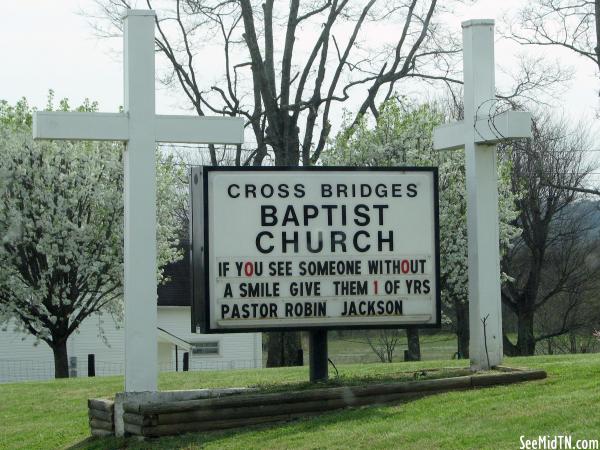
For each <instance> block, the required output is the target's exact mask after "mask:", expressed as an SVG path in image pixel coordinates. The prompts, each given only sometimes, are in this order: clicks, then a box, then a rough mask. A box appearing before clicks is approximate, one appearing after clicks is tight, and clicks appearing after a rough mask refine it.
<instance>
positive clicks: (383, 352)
mask: <svg viewBox="0 0 600 450" xmlns="http://www.w3.org/2000/svg"><path fill="white" fill-rule="evenodd" d="M401 340H402V334H401V333H400V330H380V331H377V332H375V333H374V336H373V335H372V334H371V333H368V334H367V343H368V344H369V347H371V350H373V353H375V354H376V355H377V357H378V358H379V360H380V361H381V362H390V363H391V362H392V361H393V359H394V352H395V351H396V347H397V346H398V344H399V343H400V341H401Z"/></svg>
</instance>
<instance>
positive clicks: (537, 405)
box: [0, 354, 600, 449]
mask: <svg viewBox="0 0 600 450" xmlns="http://www.w3.org/2000/svg"><path fill="white" fill-rule="evenodd" d="M506 363H507V364H509V365H513V366H527V367H531V368H540V369H544V370H546V371H547V372H548V379H547V380H543V381H539V382H530V383H526V384H521V385H512V386H503V387H496V388H490V389H482V390H477V391H467V392H452V393H447V394H441V395H436V396H431V397H428V398H424V399H421V400H417V401H413V402H410V403H406V404H401V405H394V406H385V407H367V408H361V409H355V410H347V411H343V412H337V413H329V414H325V415H323V416H320V417H316V418H311V419H305V420H301V421H296V422H291V423H287V424H283V425H273V426H266V427H258V428H250V429H244V430H235V431H228V432H221V433H204V434H189V435H185V436H182V437H177V438H164V439H160V440H156V441H151V442H137V441H133V440H125V441H124V440H117V439H109V440H96V439H91V438H89V439H88V436H89V431H88V428H87V414H86V399H87V398H88V397H92V396H93V397H99V396H110V395H113V394H114V393H115V392H116V391H117V390H119V389H121V386H122V383H123V379H122V378H121V377H106V378H96V379H86V378H81V379H71V380H58V381H49V382H28V383H20V384H5V385H0V398H1V399H2V402H1V404H0V448H3V449H4V448H7V449H13V448H15V449H16V448H23V449H25V448H26V449H34V448H40V449H41V448H64V447H69V446H73V445H74V446H75V447H74V448H81V449H84V448H85V449H103V448H124V447H125V446H126V447H127V448H186V449H192V448H200V447H202V448H214V449H217V448H218V449H224V448H232V449H233V448H317V447H318V448H394V447H396V448H398V447H402V448H415V449H422V448H439V447H444V448H513V449H514V448H518V447H519V445H520V441H519V437H520V436H521V435H524V436H526V437H527V438H536V437H537V436H538V435H555V434H563V435H564V434H570V435H572V436H573V439H583V438H588V439H589V438H593V439H598V438H599V437H600V436H599V435H598V430H600V414H599V412H598V405H599V404H600V389H599V387H600V386H599V382H600V354H594V355H568V356H550V357H548V356H547V357H531V358H509V359H507V360H506ZM461 365H464V362H460V361H427V362H421V363H394V364H364V365H344V366H341V367H339V370H340V373H341V375H342V376H345V377H349V376H359V377H360V376H383V375H385V374H389V373H394V372H400V371H406V370H416V369H417V368H424V367H450V366H454V367H459V366H461ZM307 377H308V373H307V368H306V367H302V368H284V369H263V370H244V371H241V370H240V371H230V372H187V373H169V374H162V375H161V379H160V387H161V389H189V388H198V387H217V386H255V385H281V384H286V383H297V382H302V381H305V380H306V379H307Z"/></svg>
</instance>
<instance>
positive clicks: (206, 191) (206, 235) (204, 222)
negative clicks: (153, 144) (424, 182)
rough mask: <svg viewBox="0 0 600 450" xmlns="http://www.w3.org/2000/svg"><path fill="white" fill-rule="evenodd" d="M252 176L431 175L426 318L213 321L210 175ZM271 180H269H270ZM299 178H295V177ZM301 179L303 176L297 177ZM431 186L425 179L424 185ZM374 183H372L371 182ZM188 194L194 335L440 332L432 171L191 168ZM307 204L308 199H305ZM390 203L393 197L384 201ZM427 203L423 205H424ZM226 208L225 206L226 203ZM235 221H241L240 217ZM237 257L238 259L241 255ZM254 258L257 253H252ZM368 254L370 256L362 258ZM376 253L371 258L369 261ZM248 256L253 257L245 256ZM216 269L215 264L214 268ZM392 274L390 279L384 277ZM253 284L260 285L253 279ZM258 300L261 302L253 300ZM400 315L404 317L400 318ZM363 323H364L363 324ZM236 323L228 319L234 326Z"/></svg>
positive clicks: (374, 177) (435, 193) (435, 188)
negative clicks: (429, 282)
mask: <svg viewBox="0 0 600 450" xmlns="http://www.w3.org/2000/svg"><path fill="white" fill-rule="evenodd" d="M249 172H250V173H253V174H254V173H255V175H256V177H257V178H256V182H257V184H265V183H269V179H270V175H274V174H277V175H279V176H281V175H282V172H285V176H286V177H287V176H288V174H289V177H290V179H291V177H293V176H294V175H295V176H296V177H298V176H300V177H302V175H305V177H304V178H307V177H306V173H307V172H319V173H321V174H326V173H327V172H331V173H332V174H338V175H339V174H343V176H344V179H346V180H348V182H351V180H352V178H351V177H352V175H353V174H355V175H356V174H362V175H363V177H364V176H365V175H368V177H370V178H371V179H372V180H377V179H378V174H379V175H380V177H381V176H386V175H385V173H387V174H388V175H398V176H399V177H402V176H403V175H414V174H429V175H430V183H431V185H430V187H428V192H430V195H431V197H430V198H429V199H427V201H430V202H431V203H430V204H431V207H432V208H433V211H431V215H430V217H431V218H432V219H433V222H434V223H433V226H432V227H429V230H431V232H432V234H433V236H431V239H432V243H433V247H434V248H433V254H432V255H431V257H430V261H429V262H428V264H430V265H431V268H430V271H431V272H430V274H431V278H432V279H433V280H434V283H433V284H434V286H433V288H432V291H431V297H433V298H434V301H433V304H432V307H433V308H432V309H434V311H431V313H430V314H420V315H407V316H397V317H398V319H397V320H394V319H395V316H385V315H383V316H378V317H377V318H376V317H373V316H365V317H364V318H361V317H358V318H357V317H352V318H348V319H351V320H347V322H345V323H335V324H332V323H324V322H323V318H320V317H313V318H310V319H307V318H287V321H285V320H282V322H278V324H277V325H273V324H268V323H266V322H265V319H256V320H253V321H252V322H250V320H246V321H245V322H244V323H246V324H247V323H248V322H250V324H248V325H233V326H232V325H229V324H228V325H227V326H223V325H222V324H218V323H216V321H213V322H211V314H212V311H213V310H214V308H215V307H216V304H214V301H215V299H214V298H212V296H211V295H210V293H211V292H212V291H213V287H212V286H213V283H214V282H216V281H215V279H214V278H215V277H213V276H212V273H211V263H212V262H213V261H212V258H213V256H214V255H212V254H211V253H214V249H213V248H212V245H213V244H212V243H211V242H212V230H211V227H210V223H211V220H210V219H211V218H210V217H209V211H211V208H214V207H215V206H216V207H218V206H219V205H218V204H217V203H216V202H215V200H214V199H213V198H212V197H213V192H212V191H211V180H210V179H211V176H212V175H214V174H222V173H228V174H231V175H232V176H234V177H236V179H238V178H242V177H243V176H244V175H246V176H247V175H248V173H249ZM271 178H272V177H271ZM296 179H298V178H296ZM300 179H302V178H300ZM428 182H429V181H428ZM374 184H375V183H374ZM190 195H191V215H190V238H191V243H192V245H191V255H190V260H191V279H192V283H191V284H192V332H201V333H236V332H255V331H283V330H286V331H287V330H314V329H381V328H407V327H413V326H417V327H419V328H440V327H441V295H440V252H439V204H438V172H437V168H436V167H377V168H362V167H335V168H329V167H212V166H204V167H193V168H192V169H191V172H190ZM304 201H305V202H306V200H304ZM387 201H388V202H389V201H393V200H392V199H388V200H387ZM428 205H429V204H427V206H428ZM225 208H228V206H227V205H226V206H225ZM239 220H243V218H240V219H239ZM240 256H241V255H240ZM255 256H256V257H257V258H259V257H260V255H259V254H258V253H257V255H255ZM365 256H368V255H365ZM375 256H376V255H372V256H371V258H373V257H375ZM246 257H253V256H248V255H246ZM212 265H214V264H212ZM387 276H390V275H387ZM255 281H263V280H260V279H255ZM256 300H257V301H259V302H260V301H261V299H260V298H258V299H256ZM299 300H304V301H313V300H314V299H313V298H310V297H306V298H305V297H301V298H300V299H299ZM400 317H404V318H403V319H400ZM361 319H363V320H361ZM233 323H234V322H233V321H232V324H233Z"/></svg>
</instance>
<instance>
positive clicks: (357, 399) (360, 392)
mask: <svg viewBox="0 0 600 450" xmlns="http://www.w3.org/2000/svg"><path fill="white" fill-rule="evenodd" d="M544 378H546V372H545V371H543V370H527V369H512V368H508V367H498V371H497V372H495V373H483V374H477V373H474V374H471V375H466V376H464V375H463V376H456V377H450V378H439V379H432V380H420V381H404V382H390V383H381V384H371V385H363V386H343V387H331V388H318V389H307V390H304V391H293V392H276V393H264V394H258V393H250V394H239V395H232V396H227V397H214V398H206V399H196V400H181V401H166V402H165V401H163V402H134V401H131V402H125V403H124V404H123V411H124V414H123V422H124V428H125V432H126V433H127V434H130V435H136V436H144V437H158V436H168V435H175V434H181V433H186V432H194V431H210V430H220V429H227V428H237V427H242V426H250V425H258V424H265V423H273V422H282V421H288V420H293V419H298V418H301V417H309V416H313V415H318V414H321V413H323V412H326V411H333V410H337V409H343V408H348V407H357V406H366V405H377V404H385V403H393V402H405V401H409V400H414V399H417V398H420V397H424V396H426V395H431V394H435V393H441V392H448V391H454V390H467V389H476V388H480V387H488V386H496V385H502V384H511V383H519V382H522V381H529V380H540V379H544ZM108 402H110V401H107V400H89V401H88V407H89V408H90V413H89V415H90V427H91V428H92V434H93V435H102V433H110V431H109V430H111V429H112V430H114V420H113V421H112V423H113V428H107V427H108V425H107V424H108V423H109V422H108V421H106V420H105V419H104V417H107V416H105V415H103V414H102V413H107V412H110V413H112V410H111V406H110V404H109V403H108ZM111 418H114V416H111ZM94 433H96V434H94ZM113 433H114V431H113Z"/></svg>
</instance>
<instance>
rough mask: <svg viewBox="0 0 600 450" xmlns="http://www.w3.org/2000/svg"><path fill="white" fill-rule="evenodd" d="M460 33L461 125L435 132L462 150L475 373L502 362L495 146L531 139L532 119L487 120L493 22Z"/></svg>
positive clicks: (440, 146) (510, 114)
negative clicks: (461, 34)
mask: <svg viewBox="0 0 600 450" xmlns="http://www.w3.org/2000/svg"><path fill="white" fill-rule="evenodd" d="M462 28H463V55H464V56H463V65H464V70H463V71H464V110H465V119H464V120H463V121H460V122H456V123H452V124H448V125H443V126H440V127H437V128H436V129H435V130H434V148H435V149H437V150H453V149H458V148H463V147H464V149H465V166H466V184H467V238H468V274H469V330H470V341H469V342H470V343H469V356H470V358H471V366H472V367H473V368H475V369H489V368H491V367H493V366H497V365H499V364H500V363H501V362H502V308H501V298H500V250H499V231H498V227H499V219H498V173H497V172H498V171H497V168H496V158H497V156H496V144H497V143H498V142H500V141H502V140H507V139H515V138H526V137H531V115H530V114H529V113H527V112H519V111H506V112H504V113H502V114H499V115H497V116H491V115H490V114H489V111H490V110H491V109H492V108H491V107H492V106H493V104H494V102H495V83H494V21H493V20H485V19H484V20H468V21H466V22H463V23H462Z"/></svg>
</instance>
